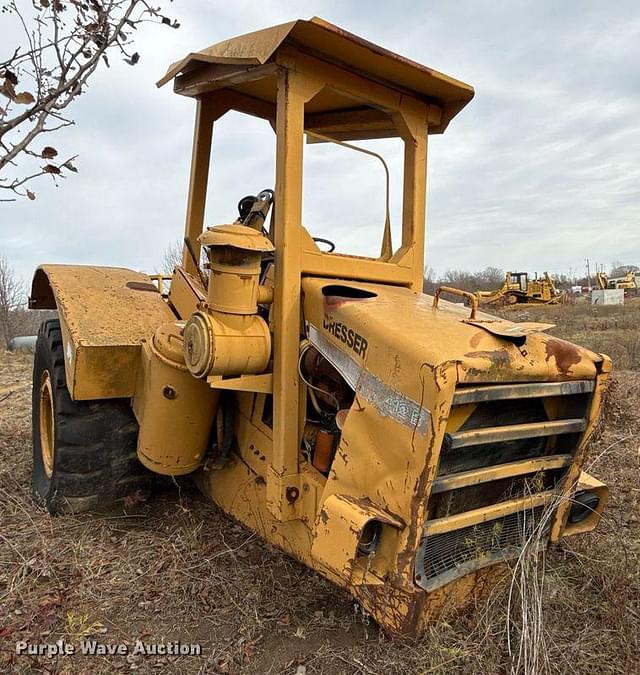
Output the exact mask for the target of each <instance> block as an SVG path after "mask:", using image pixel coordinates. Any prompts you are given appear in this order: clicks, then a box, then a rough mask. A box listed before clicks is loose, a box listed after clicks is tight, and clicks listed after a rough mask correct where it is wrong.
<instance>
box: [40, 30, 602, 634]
mask: <svg viewBox="0 0 640 675" xmlns="http://www.w3.org/2000/svg"><path fill="white" fill-rule="evenodd" d="M171 80H173V86H174V90H175V92H177V93H178V94H181V95H183V96H189V97H192V98H193V99H194V100H195V104H196V121H195V135H194V142H193V154H192V168H191V178H190V184H189V192H188V204H187V212H186V229H185V238H184V242H185V243H184V251H183V261H182V265H179V266H177V267H176V268H175V270H174V273H173V275H172V278H171V280H170V281H169V283H168V285H167V288H166V289H165V292H164V293H161V292H159V290H158V285H157V284H156V283H154V280H152V279H151V278H150V277H149V276H146V275H144V274H141V273H138V272H135V271H132V270H129V269H122V268H118V267H97V266H82V265H42V266H41V267H39V268H38V269H37V271H36V273H35V276H34V279H33V284H32V289H31V298H30V304H31V307H33V308H37V309H42V308H47V309H57V310H58V314H59V319H56V320H52V321H47V322H45V323H44V324H43V325H42V327H41V329H40V332H39V335H38V339H37V346H36V353H35V362H34V372H33V463H34V464H33V493H34V496H35V498H36V499H37V500H38V502H40V503H41V504H43V505H45V506H46V508H47V509H48V510H49V511H50V512H51V513H52V514H59V513H63V512H67V511H74V512H78V511H83V510H89V509H94V508H96V507H102V506H104V505H106V504H110V503H113V502H115V501H116V500H118V499H120V498H122V497H124V496H126V495H130V494H140V493H143V494H144V493H145V491H146V490H148V488H149V486H150V484H151V483H152V482H153V477H154V476H155V475H158V474H159V475H164V476H180V475H186V474H191V475H192V476H193V478H194V479H195V482H196V483H197V485H198V486H199V487H200V489H201V490H202V491H203V492H204V493H205V494H206V495H209V496H210V498H211V499H212V500H213V502H215V503H216V504H217V505H218V506H219V507H220V508H221V509H222V510H223V511H224V512H226V513H227V514H229V515H230V516H232V517H233V518H235V519H237V520H239V521H240V522H242V523H243V524H244V525H245V526H247V527H248V528H250V529H252V530H254V531H255V532H257V533H259V534H260V536H262V537H263V538H264V539H265V540H266V541H268V542H270V543H271V544H273V545H275V546H277V547H279V548H280V549H282V550H283V551H286V552H287V553H289V554H290V555H292V556H294V557H295V558H297V559H298V560H300V561H302V562H303V563H304V564H305V565H308V566H309V567H311V568H313V569H314V570H316V571H317V572H319V573H320V574H322V575H324V576H325V577H326V578H328V579H330V580H331V581H333V582H334V583H336V584H338V585H339V586H341V587H343V588H345V589H347V590H348V591H349V592H350V593H351V594H352V595H353V596H354V597H355V598H356V599H357V601H358V602H359V603H361V605H362V607H363V608H364V609H365V610H366V611H368V612H369V613H370V614H371V615H373V617H374V618H375V619H376V620H377V621H378V622H379V624H380V625H381V626H383V627H384V628H385V629H386V630H388V631H390V632H392V633H407V634H418V633H420V632H422V631H424V630H425V627H426V626H427V624H428V622H429V621H430V620H433V619H434V617H437V616H440V615H441V614H442V613H443V612H449V611H452V610H457V609H460V608H462V607H464V606H466V605H468V604H469V603H472V602H473V601H474V600H475V599H476V598H477V597H478V596H479V595H480V594H482V593H487V592H488V589H490V588H491V587H492V586H493V585H494V584H495V583H497V582H498V581H499V580H500V579H501V578H503V577H504V575H505V574H506V573H507V571H508V568H509V564H510V562H512V561H513V560H514V559H515V558H516V557H517V556H518V555H520V553H521V552H522V551H523V547H524V546H525V545H526V542H527V541H530V540H531V538H532V537H534V535H535V539H536V542H537V544H539V545H540V546H542V547H544V546H546V545H548V544H549V543H551V542H556V541H558V540H559V539H560V538H561V537H566V536H569V535H574V534H577V533H581V532H587V531H590V530H592V529H593V528H594V527H595V526H596V525H597V523H598V521H599V520H600V516H601V513H602V510H603V508H604V506H605V503H606V500H607V494H608V491H607V488H606V486H605V485H603V484H602V483H600V482H599V481H597V480H596V479H595V478H593V477H591V476H589V475H588V474H586V473H585V472H583V471H582V466H583V463H584V460H585V453H586V451H587V445H588V441H589V438H590V436H591V434H592V433H593V431H594V428H595V426H596V421H597V419H598V414H599V412H600V408H601V404H602V397H603V393H604V391H605V387H606V382H607V378H608V377H609V372H610V369H611V362H610V359H609V358H608V357H607V356H605V355H603V354H597V353H594V352H591V351H588V350H586V349H583V348H581V347H577V346H575V345H573V344H571V343H569V342H565V341H564V340H561V339H558V338H555V337H551V336H549V335H547V334H546V333H544V332H542V330H541V329H543V328H544V326H541V325H532V324H522V323H520V324H517V323H512V322H510V321H504V320H501V319H497V318H495V317H492V316H490V315H487V314H482V313H479V312H478V311H477V298H476V297H475V296H474V295H472V294H468V293H465V292H464V291H460V290H457V289H449V288H445V287H441V288H438V289H437V291H436V292H435V294H434V296H433V297H430V296H427V295H424V294H423V293H422V276H423V269H424V241H425V238H424V237H425V195H426V167H427V141H428V138H429V136H430V135H431V134H441V133H443V132H444V131H445V129H446V128H447V126H448V124H449V122H450V121H451V120H452V118H453V117H454V116H455V115H456V114H457V113H458V112H459V111H460V110H461V109H462V108H463V107H464V106H465V105H466V104H467V103H468V102H469V101H470V100H471V99H472V97H473V94H474V92H473V89H472V87H470V86H469V85H467V84H464V83H462V82H460V81H458V80H455V79H453V78H451V77H449V76H447V75H443V74H442V73H439V72H437V71H435V70H432V69H429V68H426V67H424V66H422V65H419V64H417V63H414V62H412V61H409V60H408V59H405V58H402V57H400V56H398V55H397V54H394V53H392V52H390V51H387V50H385V49H383V48H381V47H379V46H377V45H374V44H372V43H370V42H367V41H365V40H363V39H361V38H359V37H357V36H355V35H353V34H350V33H348V32H346V31H344V30H342V29H340V28H338V27H336V26H334V25H332V24H330V23H327V22H325V21H323V20H321V19H318V18H313V19H311V20H298V21H293V22H291V23H287V24H283V25H280V26H275V27H273V28H268V29H265V30H261V31H257V32H255V33H251V34H249V35H245V36H242V37H238V38H234V39H231V40H227V41H225V42H221V43H219V44H216V45H214V46H212V47H209V48H208V49H205V50H203V51H200V52H196V53H190V54H188V55H187V56H186V57H185V58H184V59H182V60H181V61H179V62H177V63H175V64H174V65H172V66H171V67H170V68H169V71H168V72H167V74H166V75H165V77H163V78H162V80H161V81H160V82H159V85H162V84H164V83H166V82H169V81H171ZM230 111H237V112H240V113H245V114H248V115H253V116H255V117H258V118H261V119H263V120H265V122H266V123H267V124H270V125H271V126H272V127H273V129H274V130H275V146H276V147H275V154H276V170H275V174H276V175H275V192H272V191H271V190H263V191H261V192H259V193H258V194H257V195H255V196H249V197H247V198H244V199H242V200H241V201H240V203H239V206H238V216H237V218H235V219H233V218H231V219H230V220H232V221H233V222H230V223H228V224H222V225H214V226H211V227H207V228H204V222H203V220H204V208H205V199H206V193H207V187H208V178H209V163H210V155H211V144H212V131H213V126H214V123H215V122H216V121H217V120H219V119H220V118H221V117H222V116H223V115H224V114H226V113H228V112H230ZM305 135H313V136H312V137H313V139H314V140H316V141H318V140H319V141H323V140H324V141H327V139H329V140H332V141H338V142H340V143H343V144H344V143H345V142H347V141H350V140H366V139H377V138H399V139H401V141H402V143H403V144H404V188H403V209H402V238H401V241H400V242H398V243H397V244H396V245H395V246H393V242H392V240H391V229H390V223H389V220H388V219H387V220H386V222H385V226H384V228H383V230H382V237H381V254H380V256H379V257H377V258H365V257H362V256H354V255H349V254H344V253H336V252H330V251H328V250H327V246H329V248H332V244H331V242H329V244H328V245H327V243H326V241H324V240H323V239H321V238H319V237H315V238H314V236H313V234H311V233H310V231H309V230H308V229H307V227H309V228H310V230H311V232H313V223H307V224H306V227H305V226H303V224H302V211H301V195H302V180H303V150H304V140H305ZM247 161H251V158H250V157H248V158H247ZM344 215H345V221H346V222H348V214H347V213H345V214H344ZM201 251H203V252H204V254H205V257H206V264H205V265H204V266H203V265H202V264H201ZM159 281H162V280H159ZM445 293H449V294H453V295H456V296H462V297H465V298H467V299H468V300H469V302H470V304H471V308H465V307H463V306H462V305H460V304H456V303H453V302H446V301H444V300H442V299H441V296H442V295H443V294H445Z"/></svg>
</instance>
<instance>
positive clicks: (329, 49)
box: [158, 17, 474, 133]
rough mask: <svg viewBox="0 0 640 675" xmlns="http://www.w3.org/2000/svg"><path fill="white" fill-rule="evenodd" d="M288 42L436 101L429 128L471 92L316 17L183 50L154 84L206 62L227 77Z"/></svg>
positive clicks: (388, 86) (265, 60)
mask: <svg viewBox="0 0 640 675" xmlns="http://www.w3.org/2000/svg"><path fill="white" fill-rule="evenodd" d="M289 44H295V45H296V46H299V48H300V49H301V50H302V51H304V52H307V53H311V54H317V55H318V57H319V58H320V59H322V60H324V61H329V62H331V61H333V62H334V63H339V64H340V66H341V68H342V69H343V70H344V71H345V72H349V73H362V74H363V75H364V76H365V77H367V78H368V79H369V80H370V81H371V82H380V83H381V85H380V86H381V87H382V88H385V89H387V90H389V91H394V92H396V95H401V94H405V95H408V94H410V95H413V96H415V97H416V98H418V99H423V100H428V101H430V102H434V101H435V102H437V103H438V104H439V106H440V108H441V110H442V113H441V114H442V119H441V121H440V122H439V124H438V125H437V126H434V129H433V133H442V132H443V131H444V130H445V129H446V127H447V124H448V123H449V121H450V120H451V119H452V118H453V117H454V116H455V115H456V114H457V113H458V112H459V111H460V110H461V109H462V108H463V107H464V106H465V105H466V104H467V103H468V102H469V101H470V100H471V99H472V98H473V93H474V92H473V88H472V87H470V86H469V85H468V84H465V83H463V82H460V81H459V80H456V79H454V78H452V77H449V76H448V75H444V74H443V73H440V72H438V71H436V70H433V69H432V68H427V67H425V66H423V65H420V64H418V63H416V62H414V61H410V60H409V59H406V58H403V57H401V56H399V55H398V54H394V53H393V52H390V51H387V50H386V49H383V48H381V47H379V46H378V45H375V44H373V43H371V42H368V41H366V40H363V39H362V38H360V37H358V36H357V35H353V34H352V33H349V32H347V31H345V30H344V29H342V28H339V27H338V26H334V25H333V24H331V23H329V22H328V21H324V20H323V19H320V18H318V17H313V18H312V19H310V20H308V21H304V20H297V21H291V22H289V23H285V24H282V25H279V26H274V27H272V28H267V29H264V30H259V31H255V32H253V33H249V34H247V35H242V36H240V37H236V38H232V39H230V40H225V41H224V42H220V43H218V44H215V45H212V46H211V47H208V48H207V49H203V50H202V51H200V52H196V53H191V54H188V55H187V56H185V58H184V59H182V60H181V61H178V62H176V63H174V64H172V65H171V66H170V67H169V70H168V71H167V73H166V75H165V76H164V77H163V78H162V79H161V80H160V81H159V82H158V86H162V85H163V84H165V83H167V82H168V81H170V80H171V79H173V78H175V77H177V76H179V74H180V73H182V72H190V73H192V72H193V71H194V69H196V70H197V68H198V67H200V68H202V67H206V68H209V73H211V74H217V75H218V77H224V76H225V75H226V76H227V77H228V76H229V72H232V73H235V72H237V71H238V70H239V69H241V68H243V69H245V70H246V69H250V68H252V67H256V66H260V65H263V64H267V63H269V62H270V61H271V60H272V59H273V58H274V55H277V54H278V53H279V52H281V51H282V49H283V48H284V47H286V46H287V45H289ZM233 66H235V68H232V67H233ZM225 68H226V70H225ZM208 79H211V78H208ZM360 128H361V127H360Z"/></svg>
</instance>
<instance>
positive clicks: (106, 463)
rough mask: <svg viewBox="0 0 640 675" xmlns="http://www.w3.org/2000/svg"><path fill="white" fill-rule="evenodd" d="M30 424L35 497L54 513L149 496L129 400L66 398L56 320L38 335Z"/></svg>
mask: <svg viewBox="0 0 640 675" xmlns="http://www.w3.org/2000/svg"><path fill="white" fill-rule="evenodd" d="M32 424H33V473H32V480H31V485H32V492H33V497H34V499H35V500H36V502H38V503H39V504H41V505H43V506H45V507H46V508H47V510H48V511H49V512H50V513H51V514H53V515H57V514H60V513H68V512H73V513H78V512H81V511H88V510H90V509H96V508H102V507H105V506H109V505H111V504H113V503H114V502H116V501H117V500H118V499H122V498H123V497H127V496H132V497H136V498H138V499H145V498H146V497H147V496H148V493H149V490H150V486H151V482H152V474H151V473H150V472H149V471H147V469H145V468H144V467H143V466H142V464H140V462H139V461H138V458H137V456H136V446H137V439H138V424H137V422H136V419H135V417H134V415H133V411H132V410H131V406H130V404H129V400H128V399H109V400H101V401H74V400H72V399H71V396H70V395H69V390H68V389H67V380H66V375H65V370H64V351H63V347H62V333H61V332H60V322H59V321H58V320H57V319H54V320H50V321H45V322H44V323H43V324H42V325H41V326H40V330H39V332H38V338H37V341H36V348H35V358H34V364H33V396H32Z"/></svg>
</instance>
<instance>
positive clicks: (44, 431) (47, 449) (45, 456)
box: [38, 370, 56, 478]
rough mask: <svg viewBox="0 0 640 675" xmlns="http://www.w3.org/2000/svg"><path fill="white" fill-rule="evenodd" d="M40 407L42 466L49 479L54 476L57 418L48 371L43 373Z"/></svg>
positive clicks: (39, 398) (39, 392)
mask: <svg viewBox="0 0 640 675" xmlns="http://www.w3.org/2000/svg"><path fill="white" fill-rule="evenodd" d="M38 406H39V415H38V417H39V420H40V430H39V431H40V452H41V453H42V466H43V468H44V472H45V473H46V474H47V477H48V478H51V477H52V476H53V460H54V453H55V438H56V416H55V409H54V406H53V389H52V387H51V375H50V373H49V371H48V370H45V371H44V372H43V373H42V378H41V380H40V389H39V391H38Z"/></svg>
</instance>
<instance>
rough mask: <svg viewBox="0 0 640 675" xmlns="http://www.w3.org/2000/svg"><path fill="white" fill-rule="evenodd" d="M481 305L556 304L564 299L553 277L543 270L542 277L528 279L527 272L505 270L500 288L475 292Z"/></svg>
mask: <svg viewBox="0 0 640 675" xmlns="http://www.w3.org/2000/svg"><path fill="white" fill-rule="evenodd" d="M476 297H477V298H478V302H479V304H481V305H515V304H546V305H557V304H559V303H561V302H563V300H564V297H565V296H564V293H562V291H560V290H558V289H557V288H556V286H555V284H554V283H553V279H552V278H551V277H550V276H549V273H548V272H545V273H544V275H543V276H542V278H540V279H538V275H537V274H536V276H535V278H534V279H529V274H528V272H507V273H506V275H505V278H504V282H503V284H502V286H500V288H498V289H496V290H494V291H478V292H477V293H476Z"/></svg>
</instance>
